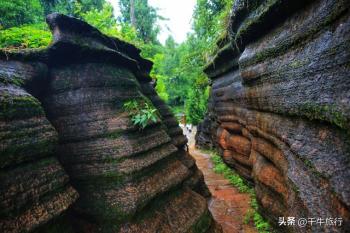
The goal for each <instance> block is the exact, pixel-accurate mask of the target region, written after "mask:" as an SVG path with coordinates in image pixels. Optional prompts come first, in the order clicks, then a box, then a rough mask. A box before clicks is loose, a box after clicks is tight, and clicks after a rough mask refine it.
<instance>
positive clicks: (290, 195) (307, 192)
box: [196, 0, 350, 232]
mask: <svg viewBox="0 0 350 233" xmlns="http://www.w3.org/2000/svg"><path fill="white" fill-rule="evenodd" d="M349 15H350V14H349V2H348V1H334V0H326V1H308V2H303V3H302V2H299V1H296V2H294V1H244V0H242V1H235V4H234V6H233V10H232V14H231V20H230V27H229V29H228V34H229V39H228V40H227V41H226V42H227V43H226V45H222V48H221V49H220V50H219V52H218V53H217V55H216V56H215V57H214V60H213V61H212V63H210V64H208V66H207V67H206V69H205V72H206V73H207V75H208V76H209V77H210V78H211V80H212V90H211V96H210V101H209V111H208V112H209V113H208V115H207V117H206V119H205V121H204V122H203V123H202V124H201V125H200V126H199V127H198V133H197V136H196V139H197V145H199V146H204V147H206V148H217V149H218V150H219V151H220V153H221V155H222V156H223V159H224V160H225V162H226V163H227V164H228V165H229V166H231V167H232V169H235V170H236V171H237V172H238V173H239V174H240V175H241V176H242V177H244V178H245V179H246V180H247V181H248V182H251V183H253V184H254V185H255V191H256V194H257V199H258V201H259V204H260V207H261V208H260V209H261V211H262V213H263V214H264V216H265V217H267V218H268V219H269V220H270V221H271V223H272V224H275V225H277V223H278V218H279V217H286V218H287V217H296V218H323V219H326V218H336V217H340V218H342V220H343V223H342V226H326V225H325V224H324V225H322V226H321V225H313V226H311V225H307V226H306V227H304V228H300V227H298V226H289V227H288V226H286V227H285V228H281V227H278V226H277V227H276V230H277V231H287V232H347V231H348V229H350V225H349V224H350V212H349V210H350V189H349V185H348V183H349V181H350V169H349V168H350V156H349V155H350V142H349V119H350V118H349V114H350V111H349V101H350V98H349V97H350V96H349V88H350V83H349V80H348V74H349V71H350V70H349V61H350V59H349V58H350V51H349V49H348V48H349V45H350V40H349V36H348V35H349V30H350V24H349V23H350V21H349V19H350V18H349Z"/></svg>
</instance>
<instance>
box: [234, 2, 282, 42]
mask: <svg viewBox="0 0 350 233" xmlns="http://www.w3.org/2000/svg"><path fill="white" fill-rule="evenodd" d="M278 2H279V0H267V1H265V2H264V4H261V5H260V6H259V7H258V8H257V9H256V10H255V11H254V12H252V13H251V14H250V16H249V17H248V18H247V19H246V20H245V21H244V22H243V23H242V26H240V28H239V29H238V31H237V33H236V37H235V40H236V42H237V41H240V40H241V38H242V37H243V36H245V35H246V34H249V33H251V29H252V26H254V25H257V24H259V22H260V20H261V18H262V17H263V16H264V15H265V14H266V13H267V12H269V11H270V9H271V8H272V7H273V6H274V5H276V4H277V3H278Z"/></svg>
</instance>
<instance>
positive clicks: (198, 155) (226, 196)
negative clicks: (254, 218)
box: [190, 144, 257, 233]
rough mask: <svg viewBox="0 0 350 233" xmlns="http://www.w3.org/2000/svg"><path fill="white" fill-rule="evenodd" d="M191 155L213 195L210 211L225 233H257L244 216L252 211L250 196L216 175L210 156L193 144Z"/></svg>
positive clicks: (221, 176)
mask: <svg viewBox="0 0 350 233" xmlns="http://www.w3.org/2000/svg"><path fill="white" fill-rule="evenodd" d="M190 153H191V155H192V156H193V157H194V158H195V159H196V163H197V166H198V168H199V169H200V170H201V171H202V172H203V174H204V179H205V183H206V184H207V185H208V187H209V190H210V192H211V194H212V198H211V200H210V201H209V209H210V211H211V213H212V214H213V216H214V218H215V220H216V221H217V222H218V223H219V224H220V225H221V226H222V228H223V230H224V233H238V232H239V233H255V232H257V230H256V229H255V228H254V227H253V226H250V225H247V224H244V216H245V214H246V212H247V211H248V210H249V209H250V205H249V203H250V197H249V194H246V193H240V192H239V191H238V190H237V189H236V188H235V187H233V186H232V185H231V184H230V183H229V181H228V180H227V179H225V178H224V177H223V175H221V174H216V173H215V172H214V171H213V169H212V168H213V165H212V163H211V160H210V157H209V155H208V154H204V153H202V152H201V151H199V150H197V149H195V147H194V145H193V144H192V145H191V146H190Z"/></svg>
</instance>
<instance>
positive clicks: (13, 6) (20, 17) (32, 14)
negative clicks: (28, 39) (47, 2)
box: [0, 0, 44, 29]
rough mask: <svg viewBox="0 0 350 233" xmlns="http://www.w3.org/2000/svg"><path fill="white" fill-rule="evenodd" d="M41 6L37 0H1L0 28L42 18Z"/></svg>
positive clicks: (37, 20)
mask: <svg viewBox="0 0 350 233" xmlns="http://www.w3.org/2000/svg"><path fill="white" fill-rule="evenodd" d="M43 12H44V11H43V7H42V6H41V4H40V1H39V0H15V1H14V0H1V1H0V15H1V18H0V29H2V28H10V27H14V26H19V25H23V24H30V23H38V22H40V21H42V20H43Z"/></svg>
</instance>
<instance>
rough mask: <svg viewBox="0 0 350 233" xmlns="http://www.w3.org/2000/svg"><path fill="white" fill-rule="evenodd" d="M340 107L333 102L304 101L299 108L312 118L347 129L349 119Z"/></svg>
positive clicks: (302, 112)
mask: <svg viewBox="0 0 350 233" xmlns="http://www.w3.org/2000/svg"><path fill="white" fill-rule="evenodd" d="M338 109H339V107H338V106H336V105H331V104H328V105H322V104H318V103H303V104H301V105H300V107H299V109H298V110H299V112H300V113H301V114H303V115H305V116H306V117H307V118H309V119H310V120H322V121H328V122H330V123H332V124H334V125H337V126H338V127H340V128H342V129H347V128H348V127H349V120H348V118H347V116H346V115H345V114H344V113H343V112H341V111H339V110H338Z"/></svg>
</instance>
